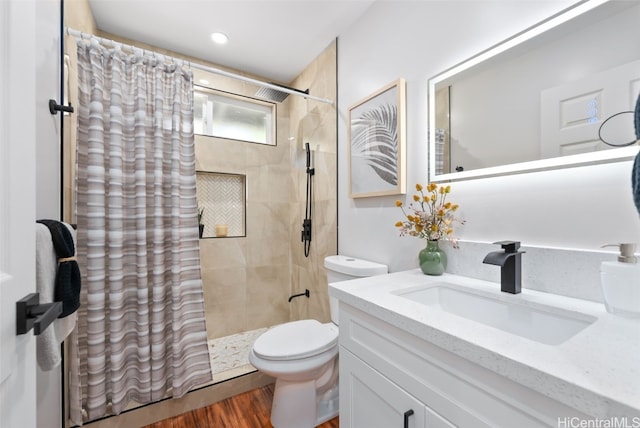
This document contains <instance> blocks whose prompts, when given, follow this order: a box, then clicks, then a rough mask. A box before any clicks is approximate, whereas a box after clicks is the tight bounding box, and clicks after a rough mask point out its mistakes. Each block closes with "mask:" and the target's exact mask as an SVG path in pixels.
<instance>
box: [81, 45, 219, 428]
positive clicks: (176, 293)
mask: <svg viewBox="0 0 640 428" xmlns="http://www.w3.org/2000/svg"><path fill="white" fill-rule="evenodd" d="M78 89H79V95H78V96H79V105H78V109H77V111H78V138H77V165H76V166H77V171H76V192H77V206H76V215H77V223H78V262H79V264H80V266H81V270H82V275H83V277H82V287H83V288H82V295H81V303H82V304H81V308H80V310H79V313H78V329H77V333H76V334H75V336H74V337H75V338H77V341H76V342H75V343H73V342H74V341H73V339H72V351H71V354H72V356H71V358H72V359H74V358H75V360H73V361H72V362H71V364H70V366H71V373H70V408H71V421H72V422H73V423H76V424H82V422H83V421H84V422H86V421H88V420H94V419H96V418H99V417H102V416H105V415H107V414H111V413H113V414H119V413H120V412H121V411H122V410H124V409H125V408H126V407H127V405H128V404H131V403H130V401H135V402H138V403H150V402H154V401H157V400H159V399H162V398H165V397H167V396H172V397H181V396H183V395H184V394H185V393H186V392H187V391H189V389H191V388H192V387H194V386H197V385H201V384H203V383H206V382H209V381H210V380H211V369H210V362H209V354H208V346H207V334H206V327H205V318H204V302H203V291H202V280H201V275H200V257H199V244H198V227H197V223H198V222H197V203H196V176H195V153H194V137H193V80H192V74H191V71H190V70H184V69H183V68H182V67H179V66H177V65H176V64H172V63H166V62H165V61H164V60H158V59H155V58H152V57H149V56H144V55H142V54H141V53H138V54H135V53H134V54H128V53H124V52H123V51H121V50H120V49H118V48H114V49H108V48H106V47H104V46H101V45H99V44H98V43H97V42H96V41H95V40H91V41H87V40H80V41H79V42H78ZM73 354H75V355H73Z"/></svg>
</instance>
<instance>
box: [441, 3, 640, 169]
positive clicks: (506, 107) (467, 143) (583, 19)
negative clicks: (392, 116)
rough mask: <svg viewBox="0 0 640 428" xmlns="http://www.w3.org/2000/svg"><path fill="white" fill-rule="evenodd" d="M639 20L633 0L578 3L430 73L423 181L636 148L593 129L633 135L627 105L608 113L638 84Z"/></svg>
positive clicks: (624, 137) (627, 101) (606, 157)
mask: <svg viewBox="0 0 640 428" xmlns="http://www.w3.org/2000/svg"><path fill="white" fill-rule="evenodd" d="M638 22H640V3H638V2H629V1H613V0H612V1H605V0H591V1H587V2H583V3H580V4H578V5H577V6H575V7H572V8H570V9H567V10H566V11H564V12H563V13H560V14H558V15H556V16H554V17H551V18H550V19H548V20H546V21H543V22H542V23H540V24H538V25H536V26H534V27H532V28H531V29H529V30H526V31H524V32H522V33H520V34H518V35H516V36H514V37H513V38H510V39H508V40H506V41H505V42H503V43H501V44H499V45H497V46H495V47H493V48H490V49H488V50H487V51H484V52H482V53H480V54H478V55H476V56H474V57H472V58H471V59H469V60H467V61H465V62H463V63H461V64H459V65H456V66H454V67H452V68H451V69H449V70H446V71H444V72H443V73H441V74H439V75H437V76H435V77H434V78H432V79H430V80H429V179H430V181H444V180H457V179H466V178H473V177H481V176H491V175H501V174H508V173H515V172H521V171H534V170H543V169H549V168H561V167H566V166H569V165H584V164H591V163H599V162H612V161H617V160H623V159H630V158H632V157H633V156H635V154H636V153H637V152H638V147H637V145H635V144H633V145H630V146H627V147H622V148H620V147H612V146H610V145H607V144H605V143H603V142H602V141H601V140H600V139H599V135H601V136H602V135H607V136H609V138H611V139H612V140H614V141H635V132H634V127H633V114H620V115H618V116H616V119H615V120H609V121H607V119H608V118H610V117H612V116H613V115H616V114H619V113H621V112H623V111H632V110H633V109H634V106H635V101H636V99H637V97H638V94H639V93H640V25H638ZM605 121H607V123H606V124H605V125H606V129H605V126H602V124H603V123H604V122H605ZM601 126H602V128H603V129H602V132H601V130H600V127H601ZM603 139H604V138H603Z"/></svg>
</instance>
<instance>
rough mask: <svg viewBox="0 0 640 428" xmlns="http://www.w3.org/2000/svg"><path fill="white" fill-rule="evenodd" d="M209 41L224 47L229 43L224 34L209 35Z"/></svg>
mask: <svg viewBox="0 0 640 428" xmlns="http://www.w3.org/2000/svg"><path fill="white" fill-rule="evenodd" d="M211 40H213V42H214V43H217V44H219V45H224V44H225V43H227V42H228V41H229V38H228V37H227V35H226V34H224V33H211Z"/></svg>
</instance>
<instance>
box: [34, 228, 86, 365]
mask: <svg viewBox="0 0 640 428" xmlns="http://www.w3.org/2000/svg"><path fill="white" fill-rule="evenodd" d="M64 225H65V226H66V227H67V229H69V231H70V232H71V236H72V237H73V244H74V246H75V244H76V231H75V230H74V229H73V227H71V225H69V224H66V223H64ZM57 272H58V257H57V256H56V250H55V249H54V247H53V240H52V239H51V233H50V232H49V229H48V228H47V226H45V225H44V224H40V223H36V291H37V292H38V293H40V303H51V302H53V296H54V290H55V284H56V274H57ZM77 319H78V315H77V312H74V313H73V314H71V315H69V316H66V317H64V318H59V319H57V320H55V321H54V322H53V324H52V325H51V326H50V327H49V328H47V329H45V330H44V331H43V332H42V333H40V335H39V336H38V337H37V341H36V355H37V359H38V365H39V366H40V369H42V370H43V371H49V370H53V369H54V368H55V367H57V366H58V365H59V364H60V362H61V361H62V357H61V355H60V344H61V343H62V342H64V339H65V338H66V337H67V336H68V335H69V334H70V333H71V331H72V330H73V328H74V327H75V325H76V321H77Z"/></svg>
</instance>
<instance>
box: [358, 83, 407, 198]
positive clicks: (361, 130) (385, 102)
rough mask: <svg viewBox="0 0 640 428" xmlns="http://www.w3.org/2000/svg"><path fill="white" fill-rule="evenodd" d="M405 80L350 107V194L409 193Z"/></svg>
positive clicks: (367, 195) (382, 194) (360, 195)
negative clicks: (406, 165)
mask: <svg viewBox="0 0 640 428" xmlns="http://www.w3.org/2000/svg"><path fill="white" fill-rule="evenodd" d="M405 86H406V84H405V81H404V79H398V80H397V81H395V82H392V83H390V84H388V85H387V86H385V87H383V88H380V89H379V90H377V91H376V92H375V93H373V94H371V95H369V96H368V97H367V98H365V99H363V100H361V101H358V102H357V103H355V104H353V105H352V106H351V107H349V130H348V132H349V144H348V149H349V154H348V155H349V197H351V198H366V197H370V196H384V195H398V194H403V193H405V191H406V190H405V187H406V186H405V181H406V180H405V164H406V155H405V141H404V140H405V134H406V123H405Z"/></svg>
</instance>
